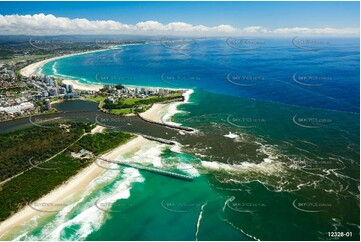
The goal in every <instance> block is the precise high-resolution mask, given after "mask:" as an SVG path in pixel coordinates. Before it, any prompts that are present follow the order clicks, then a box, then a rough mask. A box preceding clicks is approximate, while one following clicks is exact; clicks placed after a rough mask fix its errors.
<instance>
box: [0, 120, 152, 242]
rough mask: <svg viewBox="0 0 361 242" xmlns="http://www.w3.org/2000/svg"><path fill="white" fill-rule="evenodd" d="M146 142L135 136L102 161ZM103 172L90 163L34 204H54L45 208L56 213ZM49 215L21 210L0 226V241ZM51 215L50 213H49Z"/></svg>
mask: <svg viewBox="0 0 361 242" xmlns="http://www.w3.org/2000/svg"><path fill="white" fill-rule="evenodd" d="M101 128H102V127H100V128H99V127H96V130H95V131H94V132H99V131H101V130H102V129H101ZM147 142H150V141H148V140H146V139H145V138H143V137H141V136H137V137H136V138H134V139H132V140H130V141H129V142H127V143H126V144H123V145H121V146H119V147H117V148H116V149H114V150H112V151H110V152H108V153H107V154H104V155H103V156H102V157H103V158H104V159H109V160H115V159H116V158H117V157H119V156H120V155H122V154H125V153H127V152H129V151H131V150H134V149H138V148H140V147H142V146H143V145H144V144H146V143H147ZM104 171H105V169H104V168H101V167H100V166H98V165H96V164H94V163H92V164H91V165H89V166H88V167H86V168H84V169H83V170H82V171H81V172H79V173H78V174H77V175H75V176H74V177H72V178H70V179H69V180H68V181H67V182H66V183H64V184H63V185H61V186H60V187H58V188H56V189H54V190H53V191H52V192H50V193H49V194H47V195H45V196H44V197H42V198H40V199H39V200H37V201H36V202H35V203H36V204H40V203H46V204H54V206H55V207H54V209H51V206H47V210H48V211H52V210H53V211H56V209H57V207H56V206H58V205H59V204H61V203H64V201H65V200H66V199H68V198H70V197H71V196H73V195H76V194H77V193H79V191H81V190H82V189H84V188H85V187H86V186H87V185H88V184H90V183H91V181H93V180H94V179H95V178H97V177H98V176H99V175H101V174H102V173H103V172H104ZM43 214H49V213H45V212H41V211H38V210H35V209H33V208H31V207H30V206H26V207H24V208H23V209H22V210H20V211H19V212H17V213H16V214H14V215H13V216H11V217H10V218H8V219H7V220H5V221H4V222H2V223H1V224H0V239H1V237H3V236H6V234H7V233H9V232H11V230H12V229H16V228H17V227H18V226H21V225H22V224H24V223H26V222H28V221H29V220H31V219H32V218H34V217H36V216H38V215H43ZM50 214H51V213H50Z"/></svg>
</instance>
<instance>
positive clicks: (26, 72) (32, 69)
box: [19, 48, 112, 77]
mask: <svg viewBox="0 0 361 242" xmlns="http://www.w3.org/2000/svg"><path fill="white" fill-rule="evenodd" d="M108 50H112V48H108V49H100V50H89V51H84V52H79V53H73V54H66V55H61V56H55V57H51V58H49V59H45V60H41V61H38V62H35V63H32V64H30V65H28V66H25V67H24V68H22V69H21V70H20V71H19V72H20V74H21V75H23V76H25V77H30V76H34V75H39V74H40V73H39V69H41V68H42V67H43V66H44V65H45V64H46V63H48V62H50V61H54V60H58V59H62V58H68V57H71V56H76V55H84V54H89V53H95V52H101V51H108Z"/></svg>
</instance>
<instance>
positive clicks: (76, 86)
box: [62, 79, 103, 91]
mask: <svg viewBox="0 0 361 242" xmlns="http://www.w3.org/2000/svg"><path fill="white" fill-rule="evenodd" d="M62 82H63V83H64V84H68V85H73V87H74V89H76V90H85V91H99V90H100V89H102V88H103V85H96V84H83V83H80V82H78V81H76V80H69V79H66V80H63V81H62Z"/></svg>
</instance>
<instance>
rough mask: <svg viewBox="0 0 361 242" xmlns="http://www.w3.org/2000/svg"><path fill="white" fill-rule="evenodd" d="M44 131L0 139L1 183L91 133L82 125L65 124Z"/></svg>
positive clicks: (24, 132)
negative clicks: (85, 133)
mask: <svg viewBox="0 0 361 242" xmlns="http://www.w3.org/2000/svg"><path fill="white" fill-rule="evenodd" d="M47 127H48V128H41V127H38V126H34V127H32V128H29V129H25V130H21V131H16V132H13V133H8V134H2V135H0V181H3V180H6V179H7V178H9V177H12V176H14V175H16V174H18V173H19V172H21V171H24V170H26V169H27V168H29V167H31V165H30V163H29V160H30V159H31V158H32V160H34V161H41V160H46V159H48V158H50V157H52V156H53V155H55V154H56V153H58V152H59V151H61V150H62V149H64V148H65V147H67V146H68V145H69V144H71V143H72V142H74V141H76V140H77V139H78V138H79V137H80V136H81V135H82V134H83V133H84V132H89V130H90V129H91V125H90V124H84V123H65V124H64V125H63V126H62V127H61V126H60V125H59V124H54V123H53V124H48V125H47Z"/></svg>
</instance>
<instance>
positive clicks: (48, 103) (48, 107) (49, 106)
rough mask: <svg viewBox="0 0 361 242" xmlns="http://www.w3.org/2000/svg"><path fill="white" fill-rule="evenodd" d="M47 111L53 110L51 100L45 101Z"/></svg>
mask: <svg viewBox="0 0 361 242" xmlns="http://www.w3.org/2000/svg"><path fill="white" fill-rule="evenodd" d="M45 109H46V110H50V109H51V104H50V100H49V99H45Z"/></svg>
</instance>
